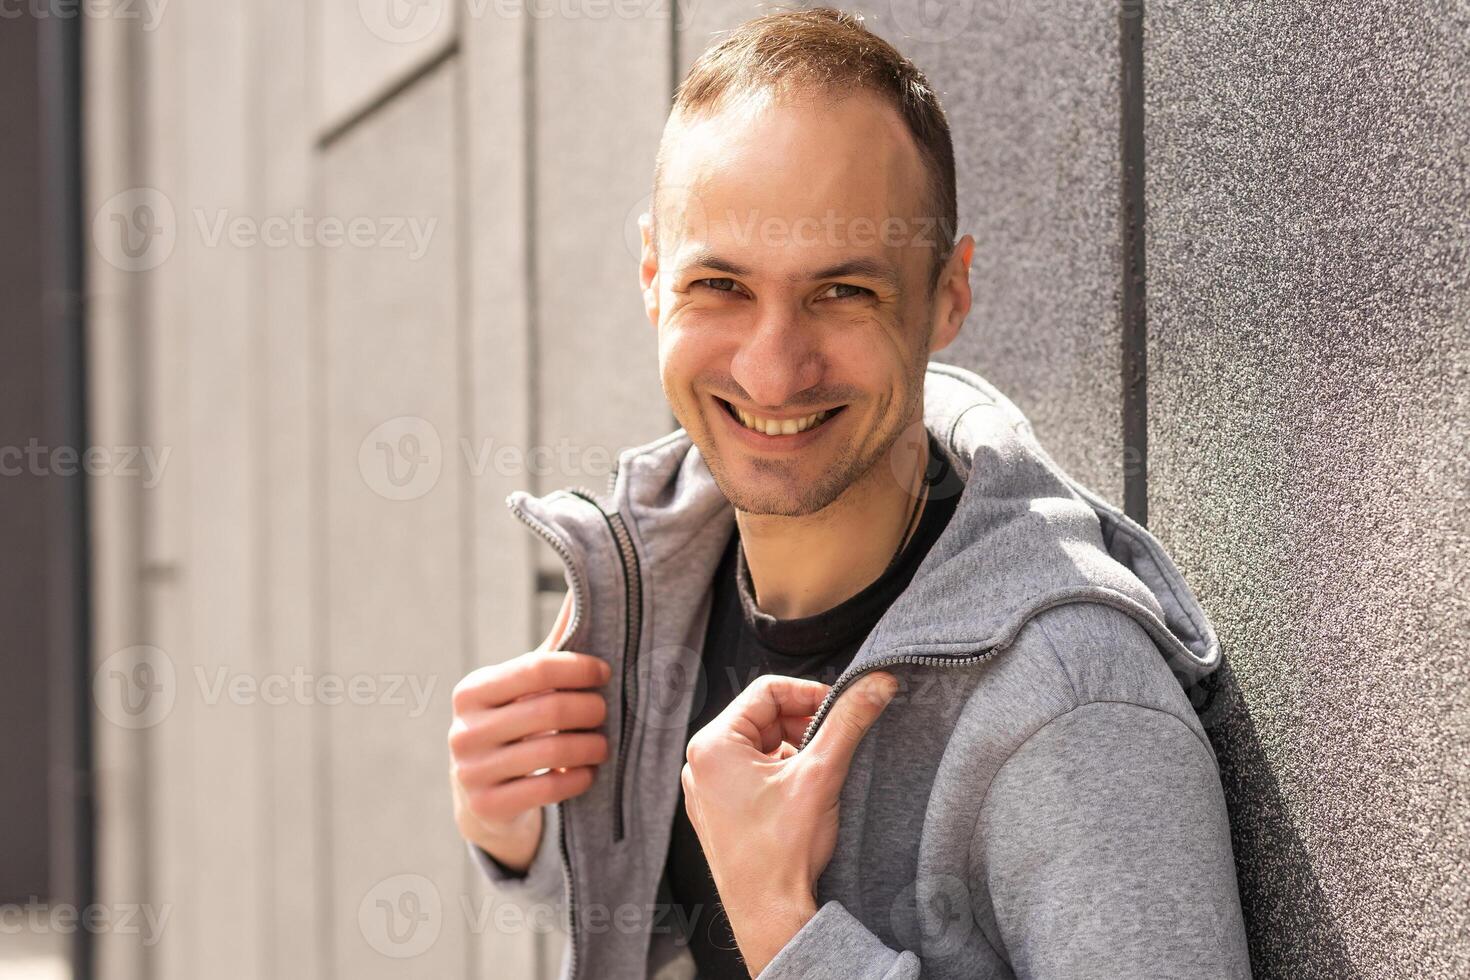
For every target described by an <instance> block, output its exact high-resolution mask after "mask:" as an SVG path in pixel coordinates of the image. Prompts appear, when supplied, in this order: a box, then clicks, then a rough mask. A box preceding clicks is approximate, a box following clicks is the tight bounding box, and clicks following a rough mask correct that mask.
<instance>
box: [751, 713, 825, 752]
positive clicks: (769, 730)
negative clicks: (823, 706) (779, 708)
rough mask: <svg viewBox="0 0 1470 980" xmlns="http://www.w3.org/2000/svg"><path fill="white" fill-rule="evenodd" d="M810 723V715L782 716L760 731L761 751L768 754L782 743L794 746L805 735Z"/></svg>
mask: <svg viewBox="0 0 1470 980" xmlns="http://www.w3.org/2000/svg"><path fill="white" fill-rule="evenodd" d="M811 722H812V716H811V715H805V716H802V715H782V716H781V717H780V718H777V719H776V721H775V722H774V723H773V724H770V725H767V726H766V727H765V728H762V729H761V731H760V742H761V751H762V752H770V751H772V750H773V749H775V747H776V746H778V745H780V744H781V743H782V742H790V743H791V744H793V745H795V744H796V743H798V742H800V741H801V737H802V736H803V735H805V734H806V728H807V726H808V725H810V724H811Z"/></svg>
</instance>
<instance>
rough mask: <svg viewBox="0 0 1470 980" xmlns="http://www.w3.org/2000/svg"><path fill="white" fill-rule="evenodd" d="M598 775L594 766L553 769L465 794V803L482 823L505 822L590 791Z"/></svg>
mask: <svg viewBox="0 0 1470 980" xmlns="http://www.w3.org/2000/svg"><path fill="white" fill-rule="evenodd" d="M595 775H596V771H595V770H594V769H593V768H592V767H591V766H578V767H577V768H575V769H552V770H551V771H550V772H544V773H539V774H537V775H535V776H523V777H521V778H520V779H512V780H510V781H509V782H504V783H499V784H497V785H495V786H491V787H487V788H484V789H478V790H475V791H473V792H470V793H466V794H465V795H466V801H467V802H468V804H469V808H470V812H471V813H473V814H474V815H475V816H477V817H479V818H480V819H481V820H486V821H492V822H498V821H505V820H509V819H511V818H513V817H516V816H518V815H520V814H522V813H524V812H526V811H527V810H530V809H532V808H533V807H538V806H543V805H545V804H547V803H560V802H561V801H562V800H565V799H569V798H571V797H573V796H579V795H581V794H582V793H585V792H587V789H588V787H590V786H591V785H592V779H593V777H594V776H595Z"/></svg>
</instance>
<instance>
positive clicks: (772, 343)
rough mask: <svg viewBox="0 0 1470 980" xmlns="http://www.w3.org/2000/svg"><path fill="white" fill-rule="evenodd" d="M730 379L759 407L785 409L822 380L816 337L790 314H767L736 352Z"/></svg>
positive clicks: (766, 312)
mask: <svg viewBox="0 0 1470 980" xmlns="http://www.w3.org/2000/svg"><path fill="white" fill-rule="evenodd" d="M730 375H731V377H733V378H734V379H735V382H736V384H738V385H740V387H742V388H744V389H745V393H746V394H747V395H749V396H750V398H751V400H752V401H753V402H755V404H756V405H757V406H759V407H762V408H770V409H779V408H783V407H786V406H787V405H788V404H789V403H790V401H791V400H792V398H793V397H794V396H795V395H797V394H799V393H801V392H803V391H805V390H806V389H808V388H810V387H812V386H813V385H815V384H816V383H817V382H818V381H819V380H821V377H822V363H821V354H820V352H819V351H818V349H817V345H816V337H815V336H814V334H813V331H812V330H810V329H808V328H806V327H804V326H803V325H802V323H801V322H800V320H799V318H798V317H797V316H794V315H793V314H792V313H791V312H790V311H789V310H785V309H770V310H767V311H764V312H763V313H761V315H760V317H759V319H757V321H756V323H755V325H754V328H753V329H752V330H751V331H750V333H748V334H747V335H746V336H745V338H744V339H743V341H742V342H741V344H740V349H739V350H737V351H736V352H735V357H734V359H733V360H732V361H731V362H730Z"/></svg>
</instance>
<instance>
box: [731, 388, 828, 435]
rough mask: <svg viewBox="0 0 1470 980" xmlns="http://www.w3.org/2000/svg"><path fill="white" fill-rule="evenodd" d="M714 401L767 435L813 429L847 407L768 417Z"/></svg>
mask: <svg viewBox="0 0 1470 980" xmlns="http://www.w3.org/2000/svg"><path fill="white" fill-rule="evenodd" d="M715 401H717V402H719V403H720V405H721V406H722V407H723V408H724V409H725V411H726V412H727V413H728V414H729V415H730V417H731V418H733V419H734V420H735V421H737V422H739V423H740V424H741V425H742V426H744V427H745V428H747V429H749V430H751V431H752V432H759V433H760V434H761V435H767V436H794V435H797V434H798V433H801V432H806V431H807V430H808V429H815V428H817V427H819V426H821V425H822V424H824V423H825V422H827V421H828V420H829V419H831V418H833V417H835V416H836V415H838V414H839V413H841V412H842V410H843V409H844V408H846V407H847V406H846V405H839V406H837V407H836V408H829V409H823V410H822V411H820V412H814V413H813V414H811V415H804V416H802V417H801V418H795V419H768V418H763V417H761V416H759V415H752V414H751V413H750V412H747V411H745V410H744V409H741V408H736V407H735V406H734V405H731V404H730V403H729V402H727V401H725V399H723V398H718V397H717V398H715Z"/></svg>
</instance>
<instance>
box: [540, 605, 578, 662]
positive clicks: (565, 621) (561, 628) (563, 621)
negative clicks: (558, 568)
mask: <svg viewBox="0 0 1470 980" xmlns="http://www.w3.org/2000/svg"><path fill="white" fill-rule="evenodd" d="M571 622H572V593H571V590H568V591H567V594H566V595H565V596H564V597H563V598H562V602H561V609H559V610H557V613H556V622H555V623H553V624H552V625H551V632H550V633H548V634H547V635H546V639H544V640H542V641H541V646H540V647H538V648H537V649H539V650H554V649H556V645H557V644H558V643H560V642H561V641H562V640H563V639H565V637H566V633H567V627H568V626H570V625H571Z"/></svg>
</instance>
